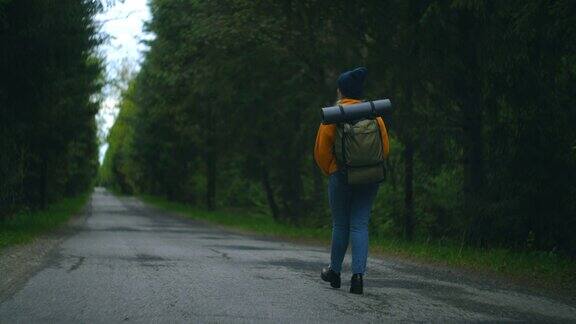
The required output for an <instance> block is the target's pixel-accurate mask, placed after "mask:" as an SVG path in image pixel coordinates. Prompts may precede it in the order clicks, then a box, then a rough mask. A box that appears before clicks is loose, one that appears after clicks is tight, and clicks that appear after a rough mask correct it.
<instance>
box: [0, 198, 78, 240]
mask: <svg viewBox="0 0 576 324" xmlns="http://www.w3.org/2000/svg"><path fill="white" fill-rule="evenodd" d="M88 197H89V195H88V194H84V195H80V196H77V197H74V198H65V199H63V200H61V201H59V202H57V203H54V204H51V205H50V206H48V208H47V209H46V210H42V211H22V212H19V213H17V214H15V215H12V216H10V217H8V218H6V219H3V220H0V248H3V247H7V246H11V245H15V244H22V243H26V242H30V241H31V240H32V239H34V238H35V237H36V236H38V235H40V234H43V233H46V232H49V231H51V230H54V229H56V228H58V227H59V226H61V225H62V224H64V223H66V222H67V221H68V220H69V219H70V217H71V216H72V215H74V214H77V213H78V212H80V210H81V209H82V207H83V206H84V205H85V204H86V201H87V200H88Z"/></svg>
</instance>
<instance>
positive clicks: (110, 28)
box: [96, 0, 150, 163]
mask: <svg viewBox="0 0 576 324" xmlns="http://www.w3.org/2000/svg"><path fill="white" fill-rule="evenodd" d="M149 19H150V10H149V8H148V5H147V0H124V1H115V4H114V5H113V6H108V7H107V8H106V10H105V11H104V12H103V13H101V14H99V15H98V16H96V21H98V22H99V23H100V24H101V25H102V32H104V33H106V34H108V35H109V37H108V41H107V42H106V43H105V44H104V45H102V48H101V51H102V52H103V55H104V57H105V59H106V74H107V77H108V79H109V80H113V79H115V78H116V77H117V74H118V71H119V69H120V68H121V67H122V66H123V65H124V64H129V65H131V66H132V67H133V68H135V69H138V67H139V65H140V63H141V62H142V57H143V51H145V50H146V46H145V45H144V44H141V41H142V40H143V39H148V38H150V36H149V35H146V34H145V33H144V31H143V25H144V22H145V21H148V20H149ZM118 95H119V94H118V92H117V91H114V89H113V88H112V87H107V88H106V89H105V96H106V98H105V100H104V102H103V104H102V107H101V108H100V112H99V114H98V115H99V116H98V120H100V121H101V122H102V123H101V125H100V127H101V130H102V131H103V132H104V134H107V133H108V131H109V129H110V127H112V125H113V124H114V120H115V118H116V115H117V114H118V108H117V104H118V99H119V97H118ZM107 148H108V144H105V143H104V144H103V145H101V147H100V163H102V160H103V158H104V154H105V152H106V149H107Z"/></svg>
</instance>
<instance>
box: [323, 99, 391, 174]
mask: <svg viewBox="0 0 576 324" xmlns="http://www.w3.org/2000/svg"><path fill="white" fill-rule="evenodd" d="M360 102H361V101H360V100H356V99H348V98H344V99H342V100H340V101H339V102H338V104H340V105H342V106H346V105H353V104H357V103H360ZM376 120H377V121H378V126H380V135H381V136H382V151H383V152H384V158H388V154H390V144H389V142H388V132H387V131H386V125H384V121H383V120H382V118H381V117H377V118H376ZM335 136H336V125H335V124H332V125H324V124H320V127H319V128H318V134H317V135H316V145H315V146H314V159H315V160H316V164H318V167H320V169H321V170H322V172H323V173H324V174H325V175H329V174H332V173H334V172H336V171H338V165H337V164H336V157H335V156H334V152H333V149H334V137H335Z"/></svg>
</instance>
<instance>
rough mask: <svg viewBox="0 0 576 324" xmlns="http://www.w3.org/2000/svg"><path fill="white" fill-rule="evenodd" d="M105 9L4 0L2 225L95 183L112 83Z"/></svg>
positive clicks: (47, 0) (0, 1) (0, 16)
mask: <svg viewBox="0 0 576 324" xmlns="http://www.w3.org/2000/svg"><path fill="white" fill-rule="evenodd" d="M102 8H103V6H102V4H101V3H100V2H99V1H93V0H92V1H90V0H82V1H59V0H0V221H2V220H6V219H7V218H9V217H11V216H14V215H17V214H18V213H19V212H21V211H27V210H29V211H34V210H43V209H46V208H47V206H48V205H50V204H51V203H54V202H58V201H60V200H61V199H62V198H65V197H72V196H77V195H79V194H82V193H85V192H87V191H89V190H91V188H92V186H93V184H94V179H95V176H96V174H97V171H98V142H97V125H96V120H95V115H96V113H97V112H98V109H99V107H100V101H101V96H102V94H101V93H102V92H101V89H102V87H103V86H104V83H105V80H104V75H103V65H102V59H101V57H100V56H99V55H98V54H97V51H96V49H97V46H99V45H100V44H101V43H102V41H103V37H104V36H103V35H101V34H100V33H99V31H98V26H97V24H96V23H95V21H94V16H95V14H96V13H97V12H99V11H100V10H102ZM0 225H2V224H0Z"/></svg>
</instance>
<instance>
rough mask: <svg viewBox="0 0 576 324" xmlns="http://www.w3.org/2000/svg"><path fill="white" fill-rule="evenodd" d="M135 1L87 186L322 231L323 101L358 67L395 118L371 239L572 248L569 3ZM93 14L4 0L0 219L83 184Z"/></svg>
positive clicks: (325, 219) (49, 0)
mask: <svg viewBox="0 0 576 324" xmlns="http://www.w3.org/2000/svg"><path fill="white" fill-rule="evenodd" d="M149 5H150V9H151V13H152V19H151V21H149V22H148V23H147V27H146V28H147V30H148V31H149V32H150V33H151V34H152V35H153V36H154V37H152V38H151V39H150V40H147V41H146V42H147V45H148V50H147V52H146V53H145V56H144V61H143V63H142V66H141V68H140V69H139V70H138V72H137V73H135V75H134V77H133V78H131V79H130V80H128V82H127V84H128V85H127V87H126V88H125V90H124V91H123V92H122V100H121V102H120V104H119V106H120V107H119V108H120V112H119V116H118V118H117V120H116V123H115V125H114V126H113V128H112V129H111V131H110V134H109V136H108V139H107V140H108V143H109V149H108V151H107V153H106V156H105V159H104V162H103V165H102V166H101V168H100V173H99V179H98V180H99V182H100V184H102V185H104V186H106V187H108V188H111V189H113V190H115V191H116V192H120V193H127V194H136V195H152V196H158V197H164V198H166V199H169V200H173V201H179V202H185V203H187V204H190V205H193V206H199V207H202V208H205V209H208V210H215V209H218V210H230V211H234V210H251V211H254V212H258V213H263V214H266V215H269V217H271V218H273V219H274V220H275V221H277V222H279V223H283V224H290V225H293V226H297V227H309V228H320V227H324V228H328V227H329V226H330V214H329V211H328V206H327V193H326V182H327V181H326V177H324V176H323V175H322V174H321V172H320V170H319V169H318V168H317V166H316V164H315V162H314V160H313V157H312V151H313V147H314V139H315V136H316V132H317V129H318V126H319V123H320V116H319V115H320V108H322V107H325V106H328V105H332V104H333V103H334V101H335V99H336V78H337V77H338V75H339V74H340V73H342V72H344V71H346V70H350V69H352V68H355V67H357V66H365V67H367V69H368V77H367V82H366V87H367V88H366V92H365V97H366V98H365V99H367V100H369V99H381V98H389V99H391V100H392V102H393V103H394V107H395V111H394V113H393V114H392V115H391V117H390V118H387V119H386V120H385V123H386V126H387V128H388V129H389V134H390V137H391V156H390V158H389V161H388V168H389V175H388V179H387V181H386V182H385V183H383V184H382V185H381V187H380V190H379V194H378V198H377V202H376V204H375V208H374V210H373V213H372V219H371V224H370V230H371V233H372V234H375V235H380V236H386V237H396V238H402V239H404V240H407V241H410V240H419V241H424V242H428V241H436V242H455V243H456V244H461V245H466V246H472V247H481V248H494V247H506V248H510V249H517V250H528V251H544V252H546V253H558V254H562V255H567V256H571V257H574V256H576V236H575V235H574V232H575V231H576V217H575V215H576V199H575V197H576V130H575V129H574V127H573V126H574V125H575V124H576V109H575V108H574V105H575V104H576V87H575V86H574V85H575V84H576V83H575V81H576V2H575V1H572V0H557V1H553V0H523V1H520V0H510V1H494V0H366V1H357V2H350V1H341V0H333V1H327V0H286V1H263V0H253V1H248V0H212V1H207V0H151V1H150V2H149ZM103 6H104V5H103V4H102V2H100V1H96V0H82V1H56V0H0V44H1V45H0V153H1V154H0V219H1V218H6V217H9V216H10V215H15V214H16V213H17V212H18V211H21V210H28V209H31V210H33V209H43V208H45V207H46V206H47V205H49V204H50V203H52V202H56V201H58V200H60V199H61V198H63V197H68V196H75V195H77V194H80V193H83V192H86V191H88V190H90V189H91V188H92V186H93V184H94V179H95V177H96V173H97V170H98V160H97V157H98V140H97V136H96V134H97V126H96V122H95V115H96V113H97V111H98V108H99V106H100V104H101V101H102V87H103V86H104V85H105V77H104V76H103V63H102V58H101V57H100V56H99V55H98V53H97V47H98V46H99V45H100V44H102V42H103V41H104V37H105V36H104V35H102V34H101V33H99V31H98V25H97V23H96V22H95V21H94V15H95V14H96V13H97V12H99V11H100V10H102V7H103ZM234 216H235V213H234V212H230V217H234Z"/></svg>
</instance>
